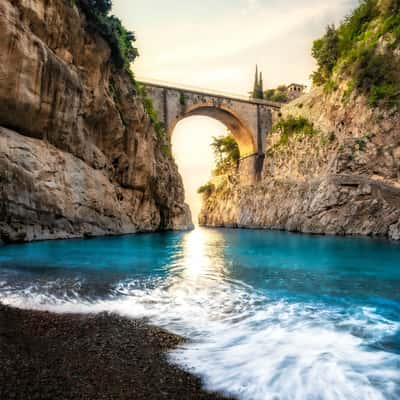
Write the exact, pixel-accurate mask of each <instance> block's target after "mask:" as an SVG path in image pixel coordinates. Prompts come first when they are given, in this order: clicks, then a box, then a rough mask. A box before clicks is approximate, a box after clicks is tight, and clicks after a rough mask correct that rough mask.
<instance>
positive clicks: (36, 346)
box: [0, 304, 228, 400]
mask: <svg viewBox="0 0 400 400" xmlns="http://www.w3.org/2000/svg"><path fill="white" fill-rule="evenodd" d="M183 341H184V340H183V339H182V338H181V337H179V336H176V335H173V334H171V333H169V332H167V331H165V330H163V329H160V328H157V327H154V326H151V325H149V324H148V323H147V322H146V321H145V320H131V319H128V318H124V317H120V316H118V315H115V314H106V313H101V314H55V313H50V312H43V311H31V310H20V309H17V308H13V307H9V306H4V305H2V304H0V365H2V368H1V372H0V398H1V399H4V400H8V399H21V400H22V399H24V400H25V399H28V398H31V399H40V400H47V399H48V400H53V399H55V398H57V399H86V400H89V399H90V400H91V399H93V400H95V399H96V400H97V399H104V400H105V399H113V400H114V399H115V400H119V399H135V400H141V399H143V400H144V399H146V400H153V399H168V400H182V399H200V400H224V399H225V400H226V399H228V397H224V396H223V395H221V394H217V393H211V392H208V391H206V390H205V389H204V388H203V385H202V382H201V380H200V379H199V378H197V377H195V376H193V375H191V374H189V373H188V372H186V371H184V370H182V369H181V368H179V367H177V366H175V365H172V364H170V363H168V361H167V357H166V352H167V351H169V350H172V349H174V348H175V347H177V346H178V345H179V344H181V343H183Z"/></svg>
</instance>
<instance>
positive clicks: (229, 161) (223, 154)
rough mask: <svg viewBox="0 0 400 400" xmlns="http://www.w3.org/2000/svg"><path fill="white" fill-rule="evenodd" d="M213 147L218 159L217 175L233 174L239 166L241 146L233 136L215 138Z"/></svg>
mask: <svg viewBox="0 0 400 400" xmlns="http://www.w3.org/2000/svg"><path fill="white" fill-rule="evenodd" d="M211 147H212V148H213V150H214V154H215V157H216V167H215V171H214V173H215V175H223V174H226V173H228V172H232V171H234V170H236V169H237V167H238V166H239V160H240V151H239V146H238V144H237V143H236V141H235V139H234V138H233V137H232V136H231V135H225V136H219V137H214V138H213V142H212V143H211Z"/></svg>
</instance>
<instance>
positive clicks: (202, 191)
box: [197, 182, 215, 197]
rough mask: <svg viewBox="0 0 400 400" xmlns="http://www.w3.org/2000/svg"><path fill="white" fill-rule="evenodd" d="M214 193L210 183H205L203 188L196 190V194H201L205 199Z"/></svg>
mask: <svg viewBox="0 0 400 400" xmlns="http://www.w3.org/2000/svg"><path fill="white" fill-rule="evenodd" d="M214 192H215V185H214V184H213V183H211V182H208V183H206V184H205V185H203V186H200V187H199V188H198V190H197V193H199V194H203V195H205V196H207V197H210V196H211V195H212V194H213V193H214Z"/></svg>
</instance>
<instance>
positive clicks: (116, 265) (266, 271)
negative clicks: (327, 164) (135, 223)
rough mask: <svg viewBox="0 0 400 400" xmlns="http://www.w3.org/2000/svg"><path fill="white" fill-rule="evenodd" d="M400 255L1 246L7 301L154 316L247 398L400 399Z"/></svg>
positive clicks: (328, 246)
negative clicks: (180, 336)
mask: <svg viewBox="0 0 400 400" xmlns="http://www.w3.org/2000/svg"><path fill="white" fill-rule="evenodd" d="M399 259H400V246H399V245H398V244H394V243H390V242H385V241H373V240H366V239H355V238H353V239H343V238H324V237H310V236H301V235H291V234H287V233H281V232H262V231H233V230H218V229H213V230H207V229H197V230H195V231H193V232H189V233H170V234H160V235H140V236H133V237H124V238H111V239H95V240H90V241H70V242H51V243H49V242H48V243H36V244H29V245H24V246H9V247H4V248H1V249H0V300H1V301H3V302H5V303H7V304H12V305H16V306H20V307H28V308H29V307H33V308H38V309H46V310H52V311H57V312H69V311H73V312H99V311H112V312H117V313H120V314H121V315H125V316H128V317H134V318H137V317H148V318H150V319H151V320H152V321H153V323H155V324H158V325H160V326H163V327H166V328H167V329H170V330H171V331H173V332H176V333H178V334H181V335H183V336H186V337H188V338H190V339H191V341H190V342H188V343H186V344H185V345H183V346H182V347H181V348H179V349H177V350H175V351H173V352H172V353H171V354H170V359H171V360H172V361H173V362H176V363H178V364H180V365H182V366H184V367H185V368H187V369H189V370H191V371H193V372H195V373H197V374H199V375H201V376H202V377H203V378H204V381H205V384H206V385H207V387H209V388H210V389H217V390H221V391H225V392H227V393H229V394H232V395H235V396H237V397H239V398H242V399H246V400H247V399H251V400H259V399H260V400H261V399H262V400H265V399H267V400H268V399H280V400H305V399H307V400H309V399H310V400H343V399H346V400H364V399H369V400H382V399H385V400H398V399H399V398H400V373H399V371H400V291H399V287H400V265H399V261H398V260H399Z"/></svg>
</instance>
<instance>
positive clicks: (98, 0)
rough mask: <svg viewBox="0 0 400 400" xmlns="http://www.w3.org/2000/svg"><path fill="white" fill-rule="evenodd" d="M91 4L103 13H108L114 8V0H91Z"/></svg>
mask: <svg viewBox="0 0 400 400" xmlns="http://www.w3.org/2000/svg"><path fill="white" fill-rule="evenodd" d="M90 5H91V7H93V9H94V10H96V11H97V12H98V13H99V14H101V15H107V14H108V13H109V12H110V11H111V8H112V0H90Z"/></svg>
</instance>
